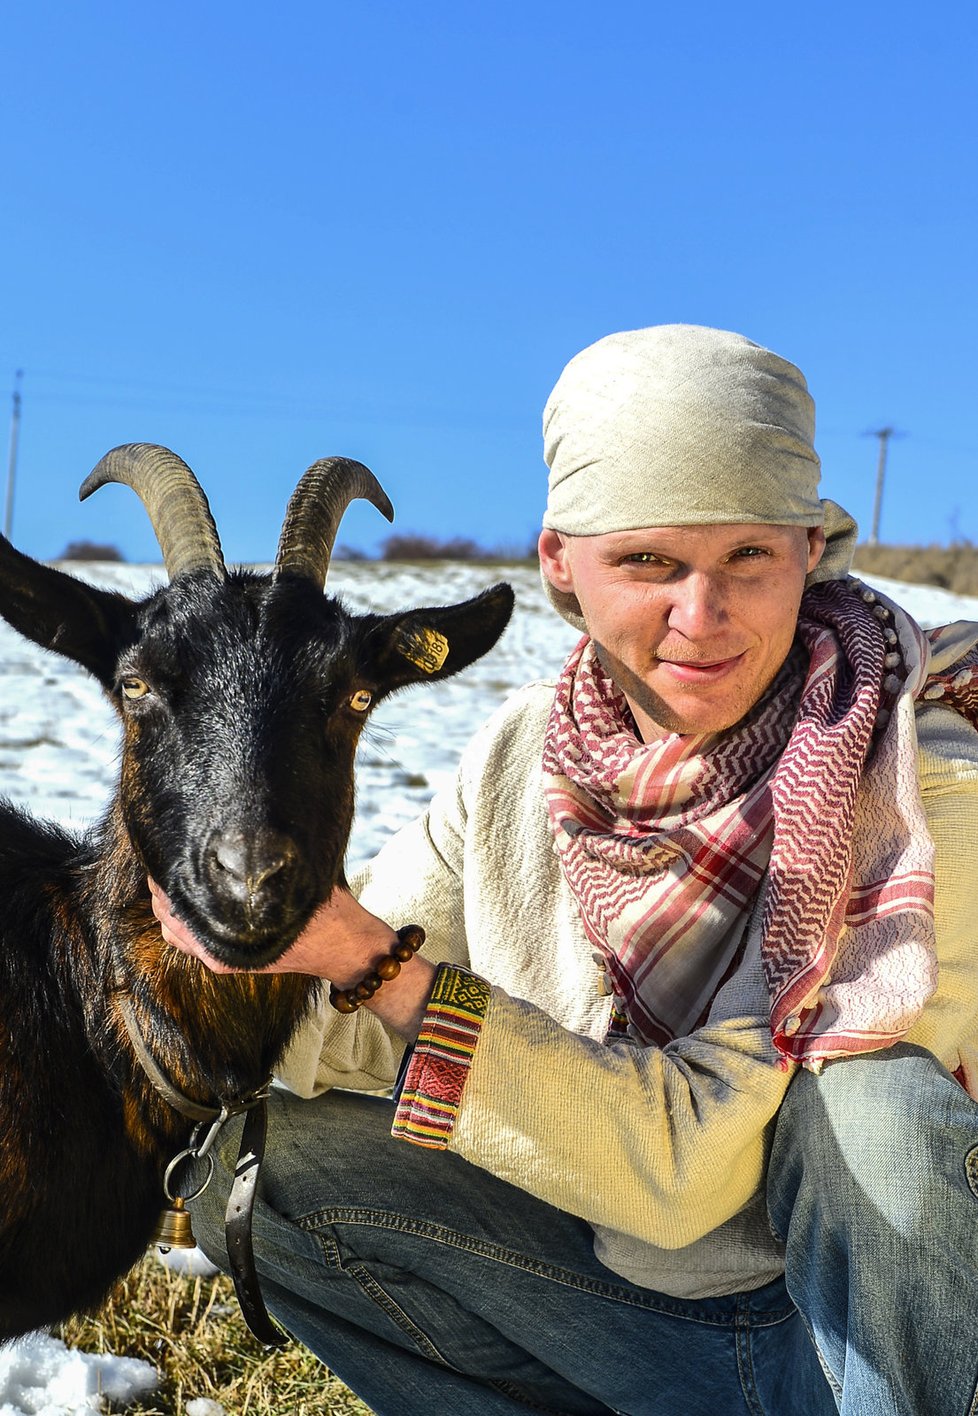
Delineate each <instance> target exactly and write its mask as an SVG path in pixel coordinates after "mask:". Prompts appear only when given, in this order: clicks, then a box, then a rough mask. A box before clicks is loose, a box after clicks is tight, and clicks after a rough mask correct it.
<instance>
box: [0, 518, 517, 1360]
mask: <svg viewBox="0 0 978 1416" xmlns="http://www.w3.org/2000/svg"><path fill="white" fill-rule="evenodd" d="M0 542H2V544H0V614H2V615H3V616H4V617H5V618H6V619H7V620H8V621H9V622H10V623H11V624H13V625H14V626H15V627H16V628H17V629H18V630H20V632H21V633H23V634H25V635H26V636H27V637H28V638H30V639H32V640H34V641H35V642H36V643H39V644H42V645H44V646H45V647H47V648H49V649H51V650H53V651H55V652H56V653H59V654H63V655H65V656H66V657H67V658H69V659H72V660H74V661H76V662H77V663H80V664H82V665H84V667H85V668H86V669H88V670H89V671H90V672H91V673H93V674H95V675H96V677H97V678H98V679H99V680H100V681H101V683H102V685H103V687H104V688H105V689H106V691H107V692H108V693H109V695H110V696H111V698H112V700H113V702H114V703H115V704H116V707H117V708H118V711H119V713H120V715H121V717H122V719H123V725H124V735H123V751H122V766H121V773H120V782H119V788H118V791H117V794H116V796H115V797H114V799H113V802H112V804H111V806H110V808H109V810H108V812H107V814H106V816H105V818H104V820H103V821H102V823H101V825H100V826H99V828H98V829H97V830H95V831H94V832H92V833H90V835H88V836H87V837H84V838H81V839H77V838H75V837H73V836H71V835H69V834H67V833H65V832H62V831H60V830H57V829H55V828H53V827H51V826H48V825H45V824H43V823H41V822H38V821H36V820H33V819H32V818H31V817H30V816H28V815H27V814H26V813H24V812H20V811H17V810H15V809H14V808H12V807H11V806H10V805H9V804H8V803H0V891H2V900H3V905H2V910H0V935H2V938H0V1000H2V1001H0V1338H4V1337H12V1336H14V1335H16V1334H19V1333H22V1332H24V1331H27V1330H30V1329H32V1328H35V1327H38V1326H40V1325H46V1324H50V1323H54V1322H57V1321H59V1320H60V1319H62V1318H64V1317H66V1316H67V1315H68V1314H69V1313H72V1312H75V1311H78V1310H82V1309H87V1308H90V1307H91V1306H93V1305H95V1304H97V1303H98V1302H99V1301H100V1300H101V1299H102V1298H103V1297H104V1295H105V1293H106V1292H107V1290H108V1288H109V1287H110V1286H111V1284H112V1282H113V1281H114V1280H115V1279H116V1278H117V1277H118V1276H119V1275H121V1274H123V1273H124V1272H125V1271H126V1270H127V1269H128V1268H129V1267H130V1266H131V1265H132V1264H133V1263H134V1262H135V1260H136V1258H137V1257H138V1255H139V1253H140V1252H141V1250H142V1249H143V1248H144V1247H145V1246H146V1243H147V1241H148V1239H149V1236H150V1234H151V1232H152V1227H153V1224H154V1222H155V1220H156V1217H157V1214H158V1212H159V1209H160V1204H161V1195H162V1174H163V1170H164V1168H165V1166H166V1164H167V1162H168V1160H169V1159H170V1158H171V1157H172V1155H173V1154H174V1153H175V1152H176V1151H177V1150H179V1149H180V1148H181V1147H182V1146H183V1145H184V1144H186V1139H187V1135H188V1131H189V1123H188V1122H186V1121H185V1120H184V1119H183V1118H181V1117H180V1116H179V1115H178V1114H177V1113H176V1112H174V1111H173V1110H172V1109H171V1108H170V1107H169V1106H168V1105H167V1104H166V1103H165V1102H163V1101H162V1100H161V1099H160V1098H159V1097H158V1096H157V1094H156V1093H155V1091H153V1090H152V1088H151V1087H150V1086H149V1084H148V1082H147V1081H146V1079H145V1077H144V1075H143V1073H142V1070H141V1069H140V1067H139V1066H138V1064H137V1063H136V1061H135V1059H134V1056H133V1053H132V1048H131V1045H130V1043H129V1041H128V1038H127V1035H126V1033H125V1031H124V1029H123V1026H122V1024H121V1020H120V1016H119V1012H118V1008H117V1006H116V1003H115V1002H114V989H115V988H116V987H117V981H118V980H119V979H121V980H122V983H123V985H124V988H125V991H126V992H127V993H128V994H129V996H130V998H131V999H132V1002H133V1005H134V1007H135V1010H136V1012H137V1015H138V1016H139V1018H140V1021H141V1026H142V1028H143V1031H144V1035H145V1036H146V1038H147V1040H148V1041H149V1042H150V1044H151V1047H152V1050H153V1052H154V1055H155V1056H156V1058H157V1061H158V1062H159V1063H160V1065H161V1066H162V1067H163V1068H164V1070H165V1071H166V1072H167V1073H168V1075H169V1076H170V1077H171V1078H172V1080H173V1081H174V1083H175V1084H176V1085H177V1086H179V1087H180V1088H181V1090H183V1091H184V1092H185V1093H186V1094H187V1095H189V1096H191V1097H193V1098H194V1099H196V1100H198V1101H200V1102H202V1103H204V1104H207V1105H210V1104H212V1103H213V1102H214V1100H215V1098H218V1097H223V1098H234V1097H239V1096H242V1095H244V1094H246V1093H248V1092H249V1091H251V1090H253V1089H255V1088H256V1087H258V1086H260V1085H261V1084H262V1083H263V1082H264V1080H265V1078H266V1077H267V1075H268V1073H269V1071H270V1070H271V1068H272V1066H273V1064H274V1062H275V1060H276V1059H277V1057H278V1056H279V1055H280V1054H281V1052H282V1051H283V1049H284V1047H285V1046H286V1044H287V1043H288V1041H289V1039H290V1037H291V1036H292V1034H293V1032H294V1031H295V1028H296V1026H297V1025H298V1023H299V1021H300V1020H301V1019H302V1017H303V1016H304V1014H305V1012H306V1010H307V1008H308V1007H309V1005H310V1003H311V1001H312V999H313V997H314V995H315V991H316V988H317V986H318V985H317V984H315V983H314V982H313V981H312V980H310V979H308V978H303V977H298V976H290V975H277V976H275V975H258V974H251V973H246V974H239V975H214V974H212V973H211V972H210V971H208V970H206V969H205V968H203V966H201V965H200V964H199V963H198V962H197V961H196V960H193V959H190V958H187V957H185V956H184V955H183V954H180V953H178V952H177V951H175V950H171V949H169V948H168V947H167V946H166V945H164V944H163V942H162V938H161V936H160V932H159V928H158V926H157V925H156V923H155V920H154V918H153V915H152V912H151V909H150V899H149V893H148V888H147V884H146V876H147V873H150V874H152V875H153V876H154V877H155V878H156V879H157V880H158V881H159V883H160V885H161V886H162V887H163V888H164V889H165V891H166V892H167V894H168V895H169V897H170V899H171V901H172V902H173V904H174V906H175V908H176V911H177V913H178V914H179V915H180V916H181V918H183V919H184V920H186V921H187V923H188V924H189V925H190V926H191V927H192V928H193V929H194V931H195V932H196V933H197V934H198V936H199V937H200V938H202V939H204V940H206V941H207V943H208V947H209V948H210V950H211V952H212V953H213V954H214V955H215V956H216V957H217V958H219V959H221V960H222V961H224V962H225V963H228V964H232V965H234V966H237V967H243V968H254V967H258V966H261V965H262V964H265V963H268V962H271V961H273V960H274V959H276V958H278V957H279V955H280V954H281V953H282V952H283V951H284V950H285V949H286V948H287V947H288V945H289V944H290V943H291V942H292V941H293V940H294V939H295V937H296V936H297V934H298V933H299V932H300V931H301V929H302V928H303V926H304V925H305V924H306V922H307V921H308V919H309V918H310V916H311V915H312V913H313V911H314V910H315V909H316V908H317V907H318V906H319V905H320V904H321V903H322V902H323V901H324V900H325V899H326V898H327V897H328V896H329V894H330V892H331V891H332V889H333V887H334V886H335V885H336V884H337V883H338V882H340V881H342V879H343V856H344V852H345V850H346V845H347V840H348V837H349V831H350V825H351V821H352V816H353V797H354V784H353V762H354V752H355V748H356V742H357V737H358V735H359V731H360V729H361V727H362V724H363V722H364V720H365V717H366V716H367V715H366V714H364V713H360V712H357V711H356V709H355V708H354V707H352V706H351V703H350V699H351V695H353V694H354V693H355V692H356V691H358V690H361V689H365V690H367V691H368V692H369V693H371V694H372V696H373V704H374V705H375V704H376V703H377V702H379V701H380V700H381V699H382V698H384V697H385V696H386V695H387V694H389V693H390V692H391V691H393V690H394V689H396V688H397V687H400V686H401V685H402V684H405V683H409V682H415V681H420V680H428V679H433V678H440V677H444V676H446V675H447V674H451V673H455V672H457V671H458V670H459V669H462V668H464V667H465V666H466V665H467V664H469V663H471V662H472V661H473V660H474V659H476V658H478V657H479V656H480V655H481V654H484V653H485V652H486V651H487V650H488V649H490V648H491V647H492V645H493V644H494V643H495V641H496V639H497V638H498V636H499V635H500V633H501V632H502V630H503V628H504V627H505V624H506V622H507V620H508V618H509V614H510V611H511V608H512V600H513V597H512V591H511V590H510V589H509V587H508V586H506V585H499V586H496V587H494V588H493V589H491V590H489V591H487V592H485V594H483V595H480V596H479V597H477V598H476V599H474V600H471V601H468V602H467V603H466V604H464V605H456V606H450V607H442V608H432V609H424V610H410V611H408V612H406V613H405V614H402V615H387V616H380V615H363V616H357V615H352V614H350V613H348V612H347V611H346V610H345V609H344V608H343V607H342V606H341V604H340V603H339V602H338V601H336V600H335V599H332V598H330V597H326V596H323V595H322V594H321V593H320V591H319V590H318V589H317V588H316V587H315V586H314V585H313V584H312V583H310V582H308V581H304V580H301V579H298V578H294V577H291V576H289V575H283V576H281V577H280V578H279V580H278V581H275V582H273V581H272V580H271V579H270V578H269V577H265V576H259V575H253V574H246V573H243V572H232V573H230V574H229V575H228V578H227V579H226V580H220V579H218V578H217V577H216V576H214V575H211V574H210V573H209V572H195V573H194V574H192V575H189V576H185V577H182V578H180V579H178V580H177V581H175V582H174V583H173V584H171V585H169V586H167V587H166V588H164V589H162V590H160V591H158V592H157V593H155V594H154V595H152V596H150V597H149V598H147V599H146V600H144V601H142V602H133V601H130V600H128V599H126V598H125V597H124V596H120V595H116V594H109V593H107V592H105V591H102V590H99V589H95V588H93V587H92V586H89V585H83V584H82V583H81V582H79V581H77V580H75V579H73V578H72V577H70V576H67V575H64V574H63V573H61V572H60V571H57V570H53V569H51V568H50V567H46V566H43V565H40V564H39V563H37V562H35V561H32V560H31V559H30V558H28V557H26V556H23V555H21V554H20V553H19V552H17V551H15V550H14V548H13V547H12V546H10V545H9V543H8V542H5V541H2V538H0ZM425 630H436V631H438V632H439V633H440V634H443V635H444V636H445V637H446V638H447V640H448V643H449V653H448V657H447V659H446V660H445V663H444V665H443V666H442V667H440V668H437V669H434V670H432V671H431V672H430V673H429V672H426V671H425V669H423V668H421V667H418V666H417V665H416V664H415V663H413V662H411V659H409V658H407V657H405V653H404V648H405V645H407V646H408V648H409V649H410V646H411V644H412V643H413V642H414V640H415V639H416V638H417V636H418V633H419V632H420V631H425ZM415 657H416V656H415ZM429 667H430V666H429ZM143 684H145V685H146V686H147V691H146V692H145V693H143V694H142V696H139V697H132V698H129V697H126V696H125V694H124V692H123V687H124V685H128V687H129V689H130V691H136V692H141V686H142V685H143ZM215 842H216V843H217V846H218V847H220V850H217V847H215ZM221 851H223V852H224V854H225V855H226V854H227V852H228V851H230V852H231V853H232V856H233V852H234V851H239V852H244V857H243V858H244V859H246V861H247V863H248V867H247V868H248V869H252V860H253V857H256V858H257V859H258V860H259V863H260V862H261V860H262V859H263V858H264V857H263V856H262V852H264V853H265V856H268V857H269V858H271V855H270V853H275V852H277V853H278V854H277V855H276V856H275V858H276V860H278V859H282V860H283V861H284V862H285V864H284V865H282V866H281V867H276V869H275V870H274V872H273V873H272V875H271V877H270V879H269V880H268V881H266V882H265V883H264V884H263V885H262V886H261V888H260V889H257V890H255V891H251V892H250V893H248V892H247V891H246V892H245V894H246V895H247V898H244V897H241V898H239V895H241V891H240V890H239V892H238V895H236V894H235V892H234V889H233V888H232V884H233V880H232V882H231V884H229V883H228V881H229V878H230V877H228V875H227V872H226V871H224V869H223V868H222V866H221V864H220V859H221ZM249 852H250V853H251V854H248V853H249ZM235 858H236V857H235ZM254 871H255V872H258V867H257V866H254ZM258 873H260V872H258ZM252 878H253V877H251V876H249V881H250V880H251V879H252ZM254 878H257V874H255V876H254ZM249 891H250V885H249Z"/></svg>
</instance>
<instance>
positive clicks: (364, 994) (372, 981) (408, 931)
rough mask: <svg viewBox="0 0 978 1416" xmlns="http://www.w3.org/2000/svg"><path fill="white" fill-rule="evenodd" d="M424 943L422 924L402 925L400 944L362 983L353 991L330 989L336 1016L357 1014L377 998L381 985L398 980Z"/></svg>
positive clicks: (385, 956)
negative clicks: (394, 979) (364, 1004)
mask: <svg viewBox="0 0 978 1416" xmlns="http://www.w3.org/2000/svg"><path fill="white" fill-rule="evenodd" d="M423 943H424V930H423V929H422V928H421V926H420V924H404V925H402V926H401V928H400V929H399V930H398V931H397V943H396V944H395V945H394V947H393V949H392V950H391V951H390V953H389V954H385V955H384V957H383V958H382V959H381V960H380V961H379V963H377V964H376V965H375V966H374V967H373V968H372V969H371V970H370V971H369V972H368V973H365V974H364V976H363V978H362V979H361V980H360V982H359V983H355V984H354V985H353V987H352V988H335V987H333V986H332V985H331V986H330V990H329V1001H330V1003H332V1005H333V1007H334V1008H335V1009H336V1011H337V1013H355V1012H356V1011H357V1009H358V1008H359V1007H360V1006H361V1004H363V1003H366V1002H367V1000H368V998H372V997H373V996H374V994H375V993H376V992H377V989H378V988H379V987H380V986H381V984H382V983H386V982H387V980H388V979H391V978H397V975H398V974H399V973H400V972H401V965H402V964H406V963H407V962H408V960H409V959H413V958H414V956H415V954H416V953H417V952H418V950H419V949H420V948H421V945H422V944H423Z"/></svg>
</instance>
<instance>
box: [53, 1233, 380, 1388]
mask: <svg viewBox="0 0 978 1416" xmlns="http://www.w3.org/2000/svg"><path fill="white" fill-rule="evenodd" d="M58 1335H59V1336H60V1337H61V1338H63V1340H64V1341H65V1342H67V1343H68V1344H69V1345H70V1346H72V1347H79V1348H81V1349H83V1350H84V1351H86V1352H113V1353H115V1354H116V1355H117V1356H120V1357H142V1358H144V1359H145V1360H146V1361H148V1362H152V1364H153V1365H154V1367H156V1368H157V1369H158V1370H159V1372H160V1386H159V1390H158V1391H156V1392H155V1393H154V1394H153V1395H152V1396H151V1397H147V1398H146V1400H145V1401H144V1402H137V1403H136V1404H134V1405H131V1406H127V1407H126V1408H125V1409H126V1411H127V1413H128V1412H132V1413H140V1416H184V1412H185V1410H186V1403H187V1402H188V1401H190V1400H191V1399H192V1398H193V1397H201V1396H205V1397H210V1399H211V1400H212V1401H218V1402H220V1403H221V1405H222V1406H223V1407H224V1410H225V1411H226V1412H227V1413H228V1416H283V1413H286V1412H287V1413H288V1416H334V1413H344V1416H370V1408H369V1407H367V1406H365V1405H364V1404H363V1402H362V1401H359V1400H358V1399H357V1398H356V1397H355V1396H354V1395H353V1393H352V1392H351V1391H350V1390H349V1388H347V1387H346V1386H344V1385H343V1383H342V1382H341V1381H340V1380H339V1378H338V1377H334V1376H333V1375H332V1373H331V1372H329V1371H328V1370H327V1369H326V1368H325V1367H324V1366H323V1365H322V1363H321V1362H319V1361H318V1359H317V1358H315V1357H313V1356H312V1355H311V1353H309V1352H307V1351H306V1349H305V1348H303V1347H300V1346H299V1345H298V1343H292V1344H291V1345H290V1346H289V1347H286V1348H283V1349H282V1350H281V1351H274V1352H269V1351H266V1349H265V1348H263V1347H261V1346H260V1345H259V1343H257V1342H256V1341H255V1339H254V1338H253V1337H252V1336H251V1334H250V1333H249V1332H248V1330H247V1328H246V1327H245V1325H244V1321H243V1319H242V1317H241V1314H240V1312H239V1310H238V1305H237V1302H236V1300H235V1297H234V1290H233V1288H232V1286H231V1283H230V1281H229V1280H228V1279H226V1278H223V1277H219V1278H199V1277H198V1278H193V1277H187V1276H185V1275H183V1274H178V1273H174V1272H172V1271H171V1270H170V1269H167V1268H164V1266H163V1265H162V1264H160V1263H159V1262H158V1261H157V1260H156V1259H155V1258H153V1257H151V1256H150V1257H147V1258H146V1259H144V1260H143V1262H142V1263H141V1264H140V1265H138V1267H136V1268H135V1269H133V1271H132V1273H131V1274H129V1276H128V1277H127V1278H125V1279H123V1280H122V1281H121V1282H120V1283H119V1284H118V1285H117V1286H116V1288H115V1290H114V1292H113V1294H112V1296H111V1297H110V1299H109V1301H108V1302H107V1303H106V1305H105V1306H104V1308H102V1310H101V1311H100V1312H99V1313H97V1314H96V1315H95V1316H94V1317H91V1318H73V1319H71V1321H70V1322H67V1323H65V1324H64V1326H63V1327H62V1328H61V1329H60V1331H59V1334H58Z"/></svg>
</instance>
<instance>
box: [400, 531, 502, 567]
mask: <svg viewBox="0 0 978 1416" xmlns="http://www.w3.org/2000/svg"><path fill="white" fill-rule="evenodd" d="M380 558H381V560H385V561H391V560H396V561H414V560H491V559H492V556H491V554H490V553H489V552H488V551H486V550H483V548H482V547H481V546H480V545H478V543H477V542H475V541H471V540H469V538H468V537H467V536H453V537H452V538H451V539H450V540H448V541H442V540H440V539H439V538H438V537H437V536H424V535H421V534H420V533H418V534H415V533H413V532H403V533H401V534H399V535H398V534H395V535H393V536H388V537H386V539H385V540H383V541H381V543H380Z"/></svg>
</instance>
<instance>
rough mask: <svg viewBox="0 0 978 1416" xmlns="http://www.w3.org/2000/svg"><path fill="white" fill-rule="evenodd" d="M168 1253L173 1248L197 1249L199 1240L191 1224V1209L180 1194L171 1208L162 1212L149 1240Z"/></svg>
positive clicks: (151, 1244)
mask: <svg viewBox="0 0 978 1416" xmlns="http://www.w3.org/2000/svg"><path fill="white" fill-rule="evenodd" d="M149 1242H150V1247H151V1248H152V1247H153V1245H157V1246H158V1247H159V1248H160V1249H162V1250H163V1252H164V1254H168V1253H169V1252H170V1250H171V1249H196V1247H197V1240H196V1239H195V1238H194V1231H193V1228H192V1227H191V1224H190V1211H189V1210H188V1209H187V1207H186V1204H185V1202H184V1201H183V1200H182V1199H181V1198H180V1196H179V1195H178V1196H177V1198H176V1199H175V1200H174V1201H173V1204H172V1205H171V1206H170V1207H169V1209H165V1210H163V1211H162V1212H161V1214H160V1217H159V1219H158V1220H157V1221H156V1228H155V1229H154V1230H153V1237H152V1239H151V1240H150V1241H149Z"/></svg>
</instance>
